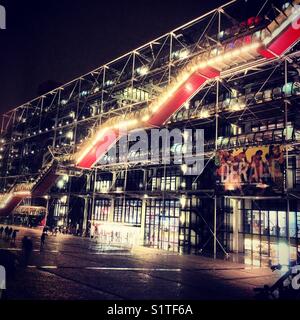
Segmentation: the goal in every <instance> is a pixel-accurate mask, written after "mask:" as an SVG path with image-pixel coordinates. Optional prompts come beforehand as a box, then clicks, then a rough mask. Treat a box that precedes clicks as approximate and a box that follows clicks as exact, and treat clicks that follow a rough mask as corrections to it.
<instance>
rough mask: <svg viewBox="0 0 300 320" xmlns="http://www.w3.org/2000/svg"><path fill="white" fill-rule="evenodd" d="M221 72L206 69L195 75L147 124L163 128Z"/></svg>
mask: <svg viewBox="0 0 300 320" xmlns="http://www.w3.org/2000/svg"><path fill="white" fill-rule="evenodd" d="M219 75H220V73H219V71H217V70H215V69H212V68H206V69H204V70H201V71H199V72H195V73H193V74H192V75H191V76H190V77H189V79H188V80H186V81H185V82H184V83H183V84H182V85H181V86H180V87H179V89H178V90H177V91H176V92H175V93H174V94H173V96H172V97H171V98H169V99H168V100H167V101H166V102H165V103H164V104H163V105H162V106H161V107H160V108H159V110H158V112H156V113H155V114H153V115H152V116H151V117H150V119H149V121H147V123H148V124H149V125H150V126H155V127H160V126H162V125H163V124H164V123H165V122H166V121H167V120H168V119H169V118H170V117H171V116H172V114H174V113H175V112H176V111H177V110H179V109H180V108H181V107H182V105H183V104H184V103H185V102H186V101H188V100H189V99H190V98H191V97H192V96H193V95H194V94H195V92H196V91H198V90H199V88H200V87H201V86H202V85H203V84H204V83H205V82H206V81H207V80H208V79H213V78H215V77H217V76H219Z"/></svg>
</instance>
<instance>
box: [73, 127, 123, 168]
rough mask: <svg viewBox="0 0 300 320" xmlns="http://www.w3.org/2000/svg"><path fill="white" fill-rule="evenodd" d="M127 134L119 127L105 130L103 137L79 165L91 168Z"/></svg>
mask: <svg viewBox="0 0 300 320" xmlns="http://www.w3.org/2000/svg"><path fill="white" fill-rule="evenodd" d="M124 134H125V132H123V133H122V131H120V130H119V129H111V130H108V131H104V132H103V137H102V138H101V139H99V140H98V141H97V143H96V144H95V145H94V146H93V148H92V149H91V150H90V151H89V152H88V153H87V154H86V155H85V156H84V157H83V158H82V159H81V160H80V161H79V162H78V163H77V165H76V166H77V167H79V168H85V169H90V168H91V167H92V166H93V165H94V164H95V163H97V162H98V161H99V160H100V159H101V158H102V157H103V156H104V155H105V154H106V153H107V151H108V150H109V149H110V148H111V147H112V146H113V145H114V144H115V143H116V142H117V141H118V140H119V139H120V138H121V137H122V136H123V135H124Z"/></svg>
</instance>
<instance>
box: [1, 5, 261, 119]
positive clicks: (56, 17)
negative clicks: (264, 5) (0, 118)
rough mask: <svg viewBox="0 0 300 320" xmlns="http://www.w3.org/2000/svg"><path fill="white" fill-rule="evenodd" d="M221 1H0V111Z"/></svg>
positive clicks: (243, 9)
mask: <svg viewBox="0 0 300 320" xmlns="http://www.w3.org/2000/svg"><path fill="white" fill-rule="evenodd" d="M225 2H227V1H226V0H211V1H207V0H104V1H103V0H98V1H96V0H51V1H50V0H49V1H41V0H39V1H34V0H26V1H25V0H24V1H20V0H7V1H5V0H0V4H1V5H4V6H5V7H6V10H7V30H0V112H1V113H3V112H4V111H7V110H9V109H11V108H13V107H16V106H18V105H20V104H22V103H24V102H26V101H28V100H31V99H32V98H34V97H36V96H37V92H38V87H39V85H40V84H41V83H44V82H46V81H49V80H52V81H55V82H58V83H64V82H67V81H70V80H72V79H73V78H76V77H78V76H80V75H81V74H84V73H87V72H89V71H91V70H92V69H94V68H96V67H99V66H101V65H102V64H104V63H106V62H108V61H109V60H111V59H114V58H116V57H118V56H119V55H121V54H124V53H126V52H128V51H130V50H132V49H134V48H136V47H138V46H140V45H142V44H143V43H146V42H148V41H151V40H152V39H154V38H155V37H157V36H160V35H161V34H164V33H166V32H169V31H170V30H171V29H173V28H175V27H177V26H178V25H181V24H183V23H185V22H188V21H189V20H191V19H193V18H195V17H197V16H200V15H201V14H203V13H205V12H207V11H208V10H210V9H213V8H215V7H217V6H219V5H220V4H223V3H225ZM240 2H241V7H240V8H241V11H246V7H245V5H244V3H245V2H247V1H245V0H241V1H240ZM254 2H255V1H253V0H251V3H254ZM260 2H264V1H263V0H261V1H260ZM248 3H249V2H248Z"/></svg>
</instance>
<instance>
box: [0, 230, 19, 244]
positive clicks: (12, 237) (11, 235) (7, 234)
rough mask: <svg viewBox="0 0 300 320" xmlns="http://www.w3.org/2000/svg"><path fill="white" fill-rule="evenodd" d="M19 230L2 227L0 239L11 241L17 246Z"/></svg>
mask: <svg viewBox="0 0 300 320" xmlns="http://www.w3.org/2000/svg"><path fill="white" fill-rule="evenodd" d="M18 232H19V230H17V229H13V228H12V227H10V228H9V227H8V226H6V227H5V228H4V227H3V226H1V227H0V239H4V240H6V241H10V242H11V243H13V244H15V243H16V239H17V233H18Z"/></svg>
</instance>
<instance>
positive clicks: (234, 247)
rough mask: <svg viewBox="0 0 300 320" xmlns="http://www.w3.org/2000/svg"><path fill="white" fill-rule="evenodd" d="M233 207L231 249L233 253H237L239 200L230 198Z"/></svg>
mask: <svg viewBox="0 0 300 320" xmlns="http://www.w3.org/2000/svg"><path fill="white" fill-rule="evenodd" d="M230 202H231V204H232V208H233V226H232V227H233V241H232V250H233V252H235V253H239V227H240V220H241V219H240V211H239V202H240V200H236V199H230Z"/></svg>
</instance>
